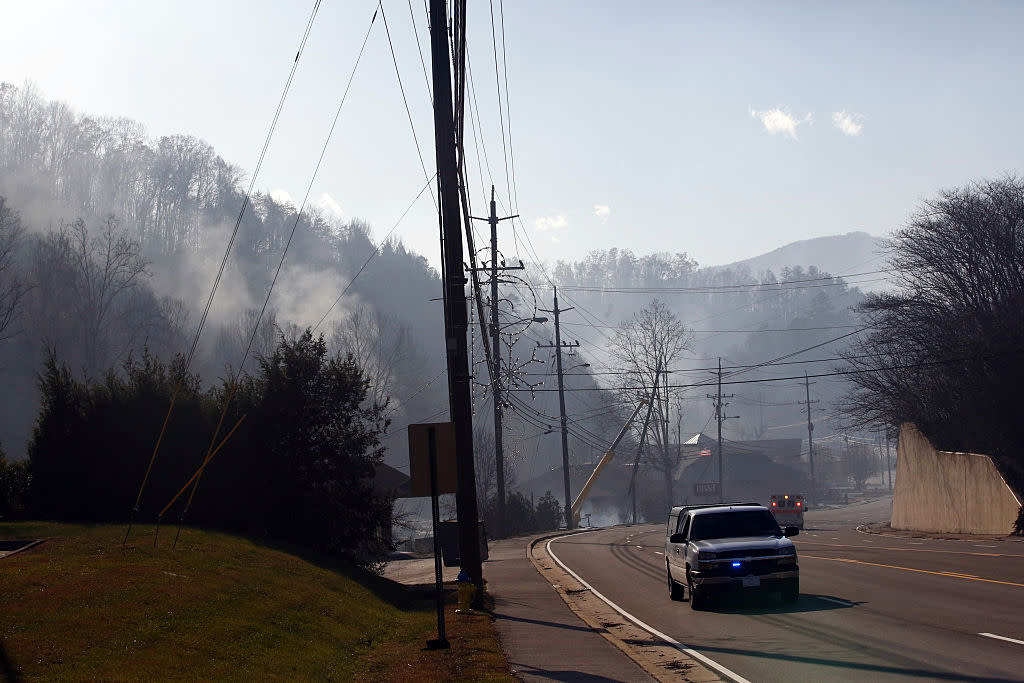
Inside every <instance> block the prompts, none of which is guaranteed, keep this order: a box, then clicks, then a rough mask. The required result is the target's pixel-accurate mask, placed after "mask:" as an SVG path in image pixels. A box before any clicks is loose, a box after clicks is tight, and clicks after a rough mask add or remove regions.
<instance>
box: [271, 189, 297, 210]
mask: <svg viewBox="0 0 1024 683" xmlns="http://www.w3.org/2000/svg"><path fill="white" fill-rule="evenodd" d="M270 198H271V199H273V200H274V201H275V202H277V203H278V204H291V205H292V206H295V200H294V199H292V196H291V195H290V194H288V190H285V189H284V188H280V187H278V188H275V189H273V190H271V191H270Z"/></svg>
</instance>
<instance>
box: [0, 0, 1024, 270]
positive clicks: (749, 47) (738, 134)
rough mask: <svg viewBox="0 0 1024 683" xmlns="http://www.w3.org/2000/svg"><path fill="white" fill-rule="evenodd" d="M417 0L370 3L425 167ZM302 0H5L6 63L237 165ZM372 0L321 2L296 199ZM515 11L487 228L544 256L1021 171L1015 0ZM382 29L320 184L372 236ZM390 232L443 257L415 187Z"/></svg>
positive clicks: (391, 212)
mask: <svg viewBox="0 0 1024 683" xmlns="http://www.w3.org/2000/svg"><path fill="white" fill-rule="evenodd" d="M410 4H411V6H412V8H413V11H414V12H415V13H416V21H417V23H418V27H419V33H420V40H421V42H422V44H423V47H424V48H425V49H426V48H427V47H428V43H427V35H426V22H425V20H424V14H425V13H424V10H423V3H422V2H421V1H418V2H412V3H401V2H397V1H395V0H392V1H391V2H387V3H385V5H384V7H385V10H386V11H387V17H388V24H389V28H390V30H391V36H392V39H393V41H394V45H395V50H396V53H397V58H398V62H399V68H400V72H401V76H402V80H403V84H404V87H405V91H406V95H407V96H408V100H409V105H410V110H411V115H412V118H413V121H414V124H415V127H416V134H417V136H418V138H419V142H420V146H421V148H422V151H423V155H424V160H425V162H426V165H427V166H428V169H429V170H430V172H432V171H433V169H432V159H433V144H432V141H433V129H432V120H431V114H430V106H429V98H428V94H427V87H426V84H425V79H424V75H423V72H422V68H421V66H420V61H419V56H418V54H417V51H416V41H415V37H414V33H413V28H412V22H411V19H410V9H409V5H410ZM311 7H312V2H308V3H296V2H288V3H286V2H259V1H250V2H241V1H239V0H222V1H219V2H218V1H216V0H205V1H198V0H177V1H176V2H173V3H171V2H166V3H139V2H122V1H113V0H94V1H93V2H89V3H84V2H69V1H63V2H62V1H59V0H54V1H51V2H48V3H17V4H15V5H13V6H12V7H7V8H5V27H6V29H7V30H6V31H5V40H4V41H3V42H0V80H4V81H9V82H13V83H15V84H22V83H24V82H25V81H26V79H27V80H31V81H32V82H33V83H34V84H35V85H36V87H38V89H39V90H40V92H41V94H42V95H43V96H45V97H47V98H51V99H58V100H63V101H65V102H67V103H69V104H70V105H72V106H73V107H74V108H76V109H77V110H78V111H80V112H86V113H90V114H97V115H119V116H127V117H130V118H133V119H137V120H139V121H141V122H142V123H144V124H145V125H146V127H147V130H148V132H149V134H150V135H151V136H159V135H166V134H171V133H188V134H192V135H196V136H198V137H202V138H204V139H206V140H207V141H208V142H210V143H211V144H213V145H214V147H215V148H216V149H217V150H218V152H219V153H220V154H221V155H223V156H224V157H225V158H227V159H228V160H229V161H231V162H233V163H235V164H237V165H239V166H241V167H242V168H244V169H246V170H251V169H252V168H253V167H254V165H255V162H256V159H257V156H258V153H259V149H260V147H261V145H262V141H263V137H264V135H265V132H266V129H267V125H268V123H269V121H270V117H271V114H272V113H273V110H274V107H275V106H276V103H277V99H278V97H279V95H280V91H281V87H282V86H283V84H284V81H285V78H286V77H287V74H288V70H289V69H290V67H291V62H292V58H293V57H294V54H295V49H296V47H297V45H298V40H299V38H300V36H301V33H302V30H303V28H304V26H305V23H306V20H307V17H308V14H309V10H310V9H311ZM374 7H375V4H374V3H372V2H344V3H342V2H332V1H331V0H325V1H324V2H323V4H322V6H321V9H320V11H319V14H318V17H317V21H316V24H315V26H314V29H313V32H312V34H311V36H310V41H309V45H308V47H307V50H306V52H305V54H304V56H303V60H302V62H301V64H300V67H299V72H298V76H297V78H296V81H295V84H294V86H293V90H292V94H291V96H290V99H289V101H288V104H287V107H286V110H285V112H284V116H283V117H282V120H281V123H280V126H279V128H278V132H277V136H276V137H275V141H274V144H273V146H272V147H271V149H270V153H269V156H268V159H267V162H266V165H265V167H264V170H263V172H262V174H261V176H260V178H259V179H258V183H257V184H258V186H259V187H260V188H262V189H264V190H273V191H276V192H284V193H287V194H288V195H290V196H291V197H293V198H295V199H296V200H298V199H300V198H301V196H302V194H303V193H304V191H305V187H306V184H307V182H308V180H309V175H310V173H311V171H312V169H313V166H314V165H315V163H316V159H317V156H318V155H319V151H320V148H321V145H322V144H323V140H324V136H325V135H326V133H327V128H328V126H329V125H330V121H331V119H332V117H333V115H334V109H335V107H336V106H337V102H338V98H339V97H340V94H341V91H342V89H343V88H344V84H345V82H346V80H347V78H348V75H349V72H350V71H351V69H352V64H353V62H354V59H355V55H356V53H357V51H358V47H359V44H360V42H361V40H362V36H363V34H364V33H365V31H366V29H367V26H368V24H369V20H370V17H371V15H372V14H373V10H374ZM494 8H495V12H498V11H499V10H500V9H501V5H500V3H497V2H496V4H495V5H494ZM469 17H470V36H469V44H470V60H471V65H472V69H473V76H474V83H475V86H476V88H475V90H476V96H477V103H478V105H479V110H480V115H481V121H482V126H481V128H482V133H481V134H482V137H483V140H484V142H485V145H486V149H487V156H488V158H489V160H490V168H491V171H492V174H491V175H492V176H493V179H494V181H495V183H496V185H498V193H499V195H501V196H503V197H506V200H505V201H504V203H505V205H506V206H508V204H509V203H510V202H509V201H508V199H507V197H508V188H507V187H506V181H505V177H506V173H505V168H506V166H505V163H504V161H503V156H504V154H503V151H502V137H501V127H500V123H499V121H500V119H499V115H498V107H497V96H496V84H495V65H494V56H493V48H492V44H491V24H490V6H489V4H487V3H482V2H470V3H469ZM504 18H505V37H506V45H505V49H506V53H507V58H508V60H507V70H508V87H509V93H508V95H509V99H508V105H509V106H508V108H507V113H508V114H509V121H508V122H507V124H506V126H507V130H506V132H508V130H509V129H510V130H511V145H512V150H513V151H514V156H515V165H516V174H515V176H516V188H517V192H516V193H515V195H516V196H517V197H518V202H517V204H518V205H517V209H518V212H519V213H520V214H521V215H522V223H521V226H519V227H518V228H517V231H518V232H517V234H516V235H514V236H513V234H512V229H511V228H510V227H508V226H507V224H503V228H502V230H503V233H502V240H503V242H504V243H506V244H510V243H511V242H512V241H513V238H515V239H516V240H523V239H525V237H526V236H528V237H529V240H530V241H531V242H532V244H533V245H534V247H535V248H536V252H537V254H538V255H539V256H540V258H542V259H545V260H548V261H553V260H555V259H559V258H579V257H581V256H583V255H584V254H585V253H586V252H587V251H589V250H590V249H595V248H610V247H620V248H621V247H628V248H631V249H633V250H634V251H636V252H639V253H648V252H651V251H672V252H675V251H685V252H688V253H689V254H690V255H691V256H692V257H694V258H696V259H697V260H698V261H700V262H701V263H702V264H704V265H713V264H719V263H725V262H729V261H734V260H738V259H742V258H747V257H750V256H754V255H756V254H759V253H763V252H765V251H768V250H770V249H773V248H775V247H777V246H780V245H781V244H784V243H787V242H791V241H794V240H798V239H804V238H808V237H815V236H821V235H829V234H837V233H845V232H849V231H851V230H865V231H868V232H871V233H873V234H884V233H887V232H888V231H890V230H891V229H892V228H894V227H896V226H898V225H899V224H900V222H901V221H903V220H904V219H905V218H906V216H907V215H908V214H909V213H910V212H911V211H913V210H914V208H915V207H916V206H917V205H918V203H919V201H920V200H921V199H923V198H926V197H930V196H933V195H934V194H935V193H936V192H937V191H938V190H939V189H941V188H944V187H953V186H957V185H962V184H964V183H966V182H969V181H970V180H974V179H980V178H985V177H992V176H998V175H1002V174H1004V173H1007V172H1011V173H1013V172H1020V171H1021V167H1022V161H1021V160H1022V158H1024V155H1022V152H1024V139H1022V135H1021V130H1020V120H1021V117H1020V114H1021V111H1022V110H1024V107H1022V105H1024V94H1022V90H1021V88H1020V74H1021V73H1022V71H1024V70H1022V67H1024V47H1022V43H1024V41H1022V40H1021V36H1024V3H1017V2H1005V3H1000V2H921V3H911V2H856V3H838V2H837V3H821V2H750V3H741V2H736V3H723V2H664V3H621V2H618V3H612V2H566V3H562V4H552V3H549V2H533V1H521V2H510V3H509V4H508V5H506V6H504ZM383 28H384V27H383V23H382V22H381V21H380V19H379V18H378V21H377V23H376V25H375V26H374V27H373V29H372V32H371V35H370V40H369V43H368V46H367V50H366V54H365V55H364V57H363V61H362V63H361V65H360V67H359V70H358V71H357V73H356V76H355V80H354V83H353V87H352V91H351V94H350V99H349V100H348V102H347V103H346V105H345V108H344V110H343V112H342V116H341V121H340V124H339V128H338V131H337V132H336V134H335V137H334V138H333V140H332V142H331V144H330V147H329V149H328V154H327V158H326V162H325V165H324V167H323V169H322V170H321V174H320V177H319V179H318V180H317V182H316V183H315V184H314V187H313V191H312V197H313V199H314V200H315V201H317V202H318V203H320V204H321V205H323V206H329V207H331V208H332V210H335V211H339V212H340V213H341V215H343V216H345V217H359V218H363V219H365V220H367V221H369V222H370V223H371V224H372V225H373V227H374V233H375V234H376V235H377V236H378V237H379V236H383V235H384V234H385V233H386V232H387V231H388V230H389V229H390V228H391V226H392V224H393V223H394V221H395V220H396V219H397V218H398V216H399V215H400V214H401V213H402V212H403V211H404V209H405V207H406V206H407V205H408V203H409V202H410V201H411V200H412V198H413V197H414V196H415V195H416V194H417V192H418V191H419V189H420V188H421V187H422V186H423V184H424V182H425V181H424V177H423V171H422V170H421V168H420V162H419V160H418V158H417V153H416V148H415V145H414V143H413V136H412V133H411V132H410V128H409V123H408V121H407V118H406V113H405V109H404V106H403V103H402V97H401V94H400V92H399V89H398V84H397V81H396V77H395V71H394V66H393V64H392V62H391V53H390V51H389V47H388V42H387V40H386V36H385V33H384V30H383ZM498 33H499V40H500V27H499V29H498ZM498 52H499V57H500V54H501V49H500V45H499V50H498ZM502 87H504V83H503V82H502ZM469 154H470V159H471V162H472V163H471V174H470V180H471V182H472V184H473V192H474V197H475V199H474V202H475V205H474V212H475V213H476V214H477V215H480V214H481V213H483V212H484V211H485V210H486V209H485V206H484V204H483V201H482V200H483V197H484V195H485V188H481V186H480V185H481V183H480V180H479V174H478V172H477V169H476V163H475V159H476V155H475V151H470V152H469ZM484 175H485V183H484V184H485V185H486V184H489V182H490V178H487V177H486V176H487V175H488V174H487V173H486V171H484ZM511 203H516V202H515V201H514V200H513V201H512V202H511ZM482 227H483V226H481V228H482ZM396 234H397V235H399V236H400V237H401V238H402V239H403V240H404V241H405V243H406V244H407V245H409V246H410V247H412V248H414V249H416V250H417V251H420V252H421V253H423V254H424V255H425V256H427V257H428V259H430V261H431V262H432V263H436V262H437V260H438V258H437V257H438V246H437V223H436V216H435V215H434V213H433V206H432V204H431V202H430V200H429V198H428V197H426V195H424V197H423V199H422V200H421V201H420V203H419V204H417V206H416V207H415V208H414V209H413V211H412V212H411V213H410V214H409V216H408V217H407V218H406V220H405V221H404V222H403V223H402V224H401V225H400V226H399V228H398V230H397V232H396ZM515 251H516V249H515V248H514V247H513V246H511V245H510V246H509V247H507V248H506V252H507V253H512V252H515ZM527 255H528V254H526V253H523V256H524V257H525V256H527Z"/></svg>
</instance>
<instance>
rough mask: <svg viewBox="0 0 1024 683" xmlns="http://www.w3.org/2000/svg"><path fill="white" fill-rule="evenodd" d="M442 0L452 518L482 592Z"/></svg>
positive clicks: (433, 10)
mask: <svg viewBox="0 0 1024 683" xmlns="http://www.w3.org/2000/svg"><path fill="white" fill-rule="evenodd" d="M446 14H447V12H446V11H445V0H430V59H431V70H432V75H433V84H434V148H435V152H436V159H437V184H438V195H439V199H440V210H439V211H440V221H441V234H442V239H443V244H444V247H443V249H442V253H441V259H442V263H443V265H444V274H445V281H444V283H443V287H444V303H445V307H444V308H445V311H444V313H445V316H444V334H445V349H446V352H447V363H448V403H449V410H450V411H451V418H452V422H453V423H455V461H456V467H457V491H456V494H455V507H456V514H457V516H458V520H459V562H460V564H461V565H462V568H463V569H464V570H466V573H467V574H469V576H470V578H471V579H472V580H473V583H474V584H476V587H477V595H482V594H483V587H484V586H483V566H482V564H481V560H480V536H479V532H478V530H477V525H478V523H479V521H478V520H479V514H478V511H477V502H476V472H475V468H474V464H473V406H472V403H471V396H470V385H469V383H470V374H469V348H468V344H467V341H466V332H467V330H468V326H469V316H468V315H467V311H466V278H465V277H464V276H463V274H462V263H463V250H462V224H461V220H460V206H459V177H458V164H457V160H456V142H455V112H454V109H453V106H452V74H451V68H450V67H449V61H448V60H449V53H448V32H447V27H448V21H447V16H446Z"/></svg>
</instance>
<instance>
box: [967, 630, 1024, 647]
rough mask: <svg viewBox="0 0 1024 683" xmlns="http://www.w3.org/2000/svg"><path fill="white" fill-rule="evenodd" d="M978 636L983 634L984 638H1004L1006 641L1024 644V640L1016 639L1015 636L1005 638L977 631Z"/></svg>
mask: <svg viewBox="0 0 1024 683" xmlns="http://www.w3.org/2000/svg"><path fill="white" fill-rule="evenodd" d="M978 635H979V636H985V637H986V638H995V639H996V640H1005V641H1006V642H1008V643H1017V644H1018V645H1024V640H1017V639H1016V638H1007V637H1006V636H997V635H996V634H995V633H979V634H978Z"/></svg>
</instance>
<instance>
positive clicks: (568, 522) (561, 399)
mask: <svg viewBox="0 0 1024 683" xmlns="http://www.w3.org/2000/svg"><path fill="white" fill-rule="evenodd" d="M572 309H573V307H571V306H570V307H569V308H559V307H558V287H555V307H554V308H553V309H551V310H548V309H545V308H542V309H540V310H542V311H544V312H545V313H553V314H554V316H555V343H554V348H555V365H556V368H557V370H558V410H559V413H558V415H559V422H560V423H561V425H562V478H563V480H564V483H565V528H566V529H572V527H573V524H572V521H573V520H572V495H571V494H572V492H571V491H570V486H569V432H568V430H567V428H566V420H565V385H564V383H563V381H562V347H563V346H565V347H574V346H579V345H580V343H579V342H573V343H572V344H562V330H561V328H560V327H559V323H558V315H559V314H560V313H565V312H566V311H571V310H572ZM537 346H538V347H539V348H550V347H551V346H552V345H551V344H538V345H537Z"/></svg>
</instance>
